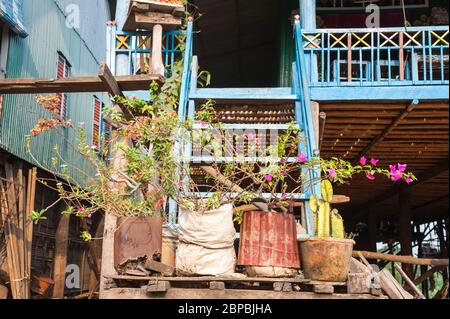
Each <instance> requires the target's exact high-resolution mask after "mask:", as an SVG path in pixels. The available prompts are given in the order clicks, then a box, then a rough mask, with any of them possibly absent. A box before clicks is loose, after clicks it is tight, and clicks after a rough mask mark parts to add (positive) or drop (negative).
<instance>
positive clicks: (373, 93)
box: [311, 82, 449, 102]
mask: <svg viewBox="0 0 450 319" xmlns="http://www.w3.org/2000/svg"><path fill="white" fill-rule="evenodd" d="M447 83H448V82H447ZM311 98H312V100H314V101H318V102H324V101H377V100H382V101H396V100H399V101H405V100H413V99H419V100H448V98H449V91H448V86H447V85H420V86H419V85H417V86H377V87H373V86H366V87H360V86H356V87H355V86H347V87H346V86H340V87H313V88H311Z"/></svg>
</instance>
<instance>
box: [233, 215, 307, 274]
mask: <svg viewBox="0 0 450 319" xmlns="http://www.w3.org/2000/svg"><path fill="white" fill-rule="evenodd" d="M238 264H239V265H242V266H273V267H285V268H300V257H299V252H298V245H297V230H296V224H295V218H294V216H293V215H291V214H281V213H268V212H258V211H253V212H247V213H245V215H244V220H243V224H242V227H241V240H240V244H239V257H238Z"/></svg>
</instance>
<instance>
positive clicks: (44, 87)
mask: <svg viewBox="0 0 450 319" xmlns="http://www.w3.org/2000/svg"><path fill="white" fill-rule="evenodd" d="M115 79H116V82H117V83H118V84H119V87H120V89H121V90H122V91H139V90H148V89H149V87H150V84H151V82H152V81H156V82H159V83H163V82H164V81H165V78H164V77H162V76H161V75H158V74H142V75H126V76H116V77H115ZM108 89H109V88H108V87H107V86H106V85H105V83H103V81H102V80H101V79H100V78H99V77H98V76H84V77H82V76H80V77H66V78H61V79H44V78H34V79H33V78H23V79H22V78H15V79H2V80H0V94H36V93H60V92H64V93H77V92H78V93H83V92H108Z"/></svg>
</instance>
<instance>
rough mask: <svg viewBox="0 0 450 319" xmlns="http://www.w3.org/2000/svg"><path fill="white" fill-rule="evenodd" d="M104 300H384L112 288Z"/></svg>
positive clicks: (361, 296) (266, 292) (261, 292)
mask: <svg viewBox="0 0 450 319" xmlns="http://www.w3.org/2000/svg"><path fill="white" fill-rule="evenodd" d="M103 298H104V299H185V300H188V299H261V300H262V299H266V300H272V299H386V297H384V296H380V297H376V296H372V295H369V294H356V295H355V294H315V293H313V292H294V291H292V292H282V291H280V292H275V291H273V290H241V289H225V290H210V289H182V288H171V289H169V290H168V291H167V292H166V293H165V294H163V295H161V294H151V295H148V294H147V292H146V290H144V289H141V288H112V289H109V290H106V291H105V292H104V294H103Z"/></svg>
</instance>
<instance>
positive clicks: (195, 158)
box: [191, 156, 297, 164]
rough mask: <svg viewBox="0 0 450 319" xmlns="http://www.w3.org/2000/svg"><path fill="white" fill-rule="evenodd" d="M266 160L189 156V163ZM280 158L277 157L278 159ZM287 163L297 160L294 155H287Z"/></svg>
mask: <svg viewBox="0 0 450 319" xmlns="http://www.w3.org/2000/svg"><path fill="white" fill-rule="evenodd" d="M266 160H267V158H265V157H244V158H239V157H231V156H230V157H225V156H224V157H213V156H192V157H191V163H193V164H198V163H230V162H242V161H243V162H245V163H255V162H257V163H263V162H265V161H266ZM279 160H280V159H278V161H279ZM287 162H288V163H295V162H297V158H296V157H289V158H288V159H287Z"/></svg>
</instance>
